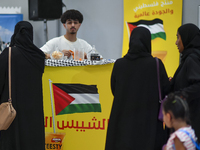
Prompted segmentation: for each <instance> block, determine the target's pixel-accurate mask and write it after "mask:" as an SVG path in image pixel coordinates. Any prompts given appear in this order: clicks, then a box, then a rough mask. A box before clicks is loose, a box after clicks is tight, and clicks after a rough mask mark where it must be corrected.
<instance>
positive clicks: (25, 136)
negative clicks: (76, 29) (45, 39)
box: [0, 21, 45, 150]
mask: <svg viewBox="0 0 200 150" xmlns="http://www.w3.org/2000/svg"><path fill="white" fill-rule="evenodd" d="M10 46H11V48H12V49H11V55H12V56H11V68H12V71H11V80H12V100H13V106H14V108H15V109H16V112H17V115H16V118H15V119H14V121H13V123H12V124H11V126H10V127H9V128H8V129H7V130H6V131H1V137H0V150H44V149H45V133H44V114H43V94H42V74H43V72H44V60H45V55H44V53H43V52H42V51H41V50H40V49H38V48H37V47H36V46H35V45H34V44H33V27H32V25H31V24H30V23H29V22H26V21H21V22H18V23H17V24H16V26H15V31H14V34H13V36H12V38H11V45H10ZM0 72H1V73H0V103H2V102H5V101H7V100H8V48H6V49H5V50H4V51H3V52H2V53H1V55H0Z"/></svg>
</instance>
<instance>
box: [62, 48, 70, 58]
mask: <svg viewBox="0 0 200 150" xmlns="http://www.w3.org/2000/svg"><path fill="white" fill-rule="evenodd" d="M62 52H63V54H64V56H67V57H68V58H69V57H70V56H71V55H72V53H71V52H70V51H69V50H62Z"/></svg>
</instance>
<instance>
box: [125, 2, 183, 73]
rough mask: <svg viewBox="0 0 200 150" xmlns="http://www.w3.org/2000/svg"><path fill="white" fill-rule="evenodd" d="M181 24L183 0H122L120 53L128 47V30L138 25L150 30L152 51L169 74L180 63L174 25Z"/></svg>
mask: <svg viewBox="0 0 200 150" xmlns="http://www.w3.org/2000/svg"><path fill="white" fill-rule="evenodd" d="M181 24H182V0H156V1H155V0H137V1H134V0H124V35H123V49H122V56H124V55H125V54H126V53H127V52H128V49H129V37H130V34H131V31H132V30H133V29H134V28H136V27H139V26H143V27H146V28H148V29H149V30H150V32H151V41H152V55H153V56H154V57H158V58H160V59H161V60H162V61H163V63H164V65H165V67H166V70H167V73H168V76H173V74H174V72H175V70H176V69H177V67H178V65H179V52H178V49H177V46H176V45H175V42H176V33H177V29H178V28H179V27H180V26H181Z"/></svg>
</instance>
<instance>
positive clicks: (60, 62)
mask: <svg viewBox="0 0 200 150" xmlns="http://www.w3.org/2000/svg"><path fill="white" fill-rule="evenodd" d="M114 62H115V59H102V60H101V61H90V60H83V61H75V60H53V59H46V60H45V65H46V66H53V67H62V66H63V67H64V66H86V65H105V64H110V63H114Z"/></svg>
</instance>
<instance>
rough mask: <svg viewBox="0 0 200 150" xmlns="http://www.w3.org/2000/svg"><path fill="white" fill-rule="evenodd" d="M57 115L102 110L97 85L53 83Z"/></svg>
mask: <svg viewBox="0 0 200 150" xmlns="http://www.w3.org/2000/svg"><path fill="white" fill-rule="evenodd" d="M52 85H53V94H54V103H55V112H56V115H63V114H71V113H84V112H101V104H100V103H99V94H98V89H97V87H96V85H85V84H60V83H52Z"/></svg>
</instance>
